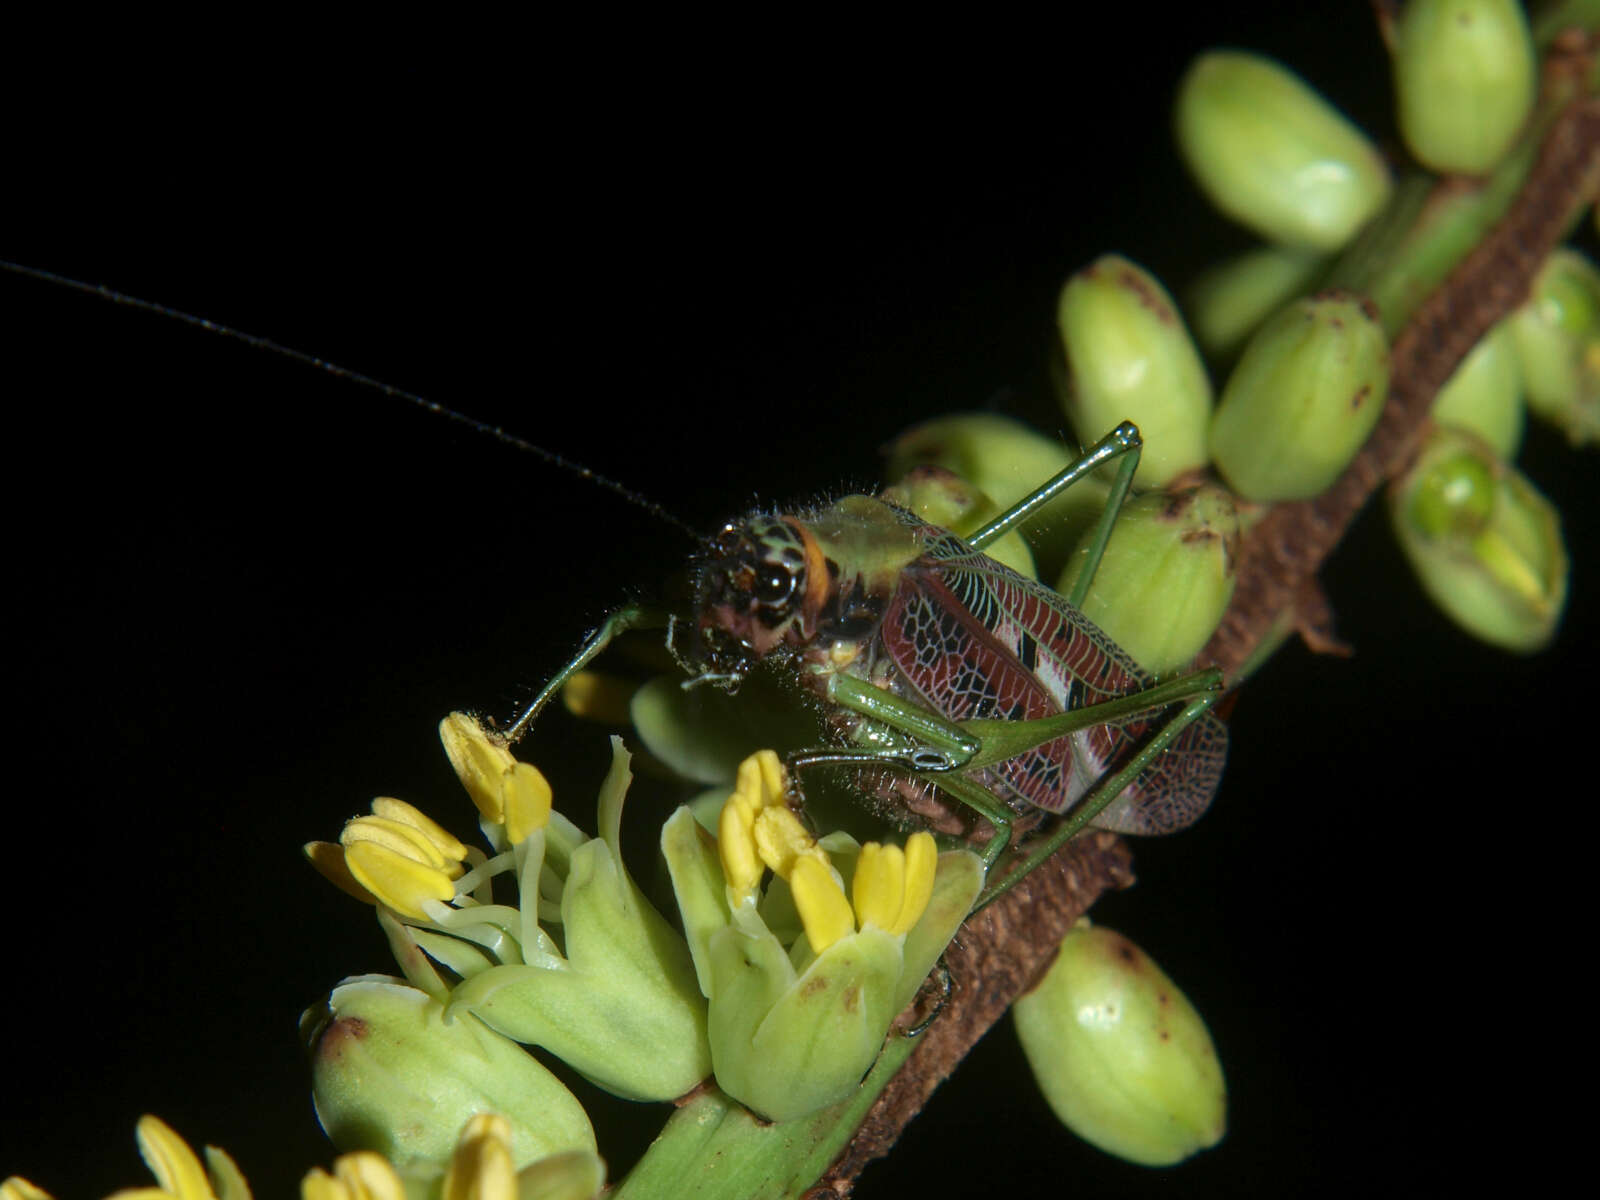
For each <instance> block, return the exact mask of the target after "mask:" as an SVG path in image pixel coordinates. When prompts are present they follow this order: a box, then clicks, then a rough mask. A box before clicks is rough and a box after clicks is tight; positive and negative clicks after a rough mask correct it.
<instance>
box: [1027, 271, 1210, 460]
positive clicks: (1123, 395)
mask: <svg viewBox="0 0 1600 1200" xmlns="http://www.w3.org/2000/svg"><path fill="white" fill-rule="evenodd" d="M1056 323H1057V327H1058V329H1059V330H1060V333H1061V345H1062V348H1063V350H1064V351H1065V353H1066V366H1067V383H1068V387H1067V394H1066V397H1065V400H1064V403H1063V407H1064V408H1065V409H1066V413H1067V418H1068V420H1070V421H1071V422H1072V427H1073V429H1074V430H1076V432H1077V434H1078V440H1079V441H1080V442H1082V443H1083V444H1084V445H1089V444H1091V443H1093V442H1095V441H1097V440H1098V439H1099V438H1101V437H1103V436H1105V435H1106V434H1107V433H1109V432H1111V430H1112V429H1114V428H1115V427H1116V426H1117V424H1118V423H1119V422H1122V421H1132V422H1133V423H1134V424H1135V425H1137V426H1138V427H1139V433H1140V434H1141V436H1142V437H1143V438H1144V452H1143V454H1142V455H1141V457H1140V459H1139V470H1138V472H1137V473H1136V474H1135V475H1134V483H1135V485H1136V486H1138V487H1143V488H1150V487H1164V486H1166V484H1168V483H1170V482H1171V481H1172V480H1173V479H1175V478H1176V477H1177V476H1179V475H1181V474H1183V473H1184V472H1186V471H1192V470H1194V469H1196V468H1198V467H1200V466H1203V465H1204V464H1205V461H1206V425H1207V422H1209V420H1210V419H1211V381H1210V379H1208V378H1207V377H1206V369H1205V366H1204V365H1203V364H1202V363H1201V362H1200V354H1199V352H1198V351H1197V350H1196V349H1195V345H1194V341H1193V340H1192V339H1191V338H1190V337H1189V331H1188V330H1187V329H1185V328H1184V325H1183V318H1182V317H1180V316H1179V315H1178V309H1177V306H1176V305H1175V304H1173V302H1172V297H1171V296H1169V295H1167V292H1166V289H1165V288H1163V287H1162V286H1161V284H1160V283H1159V282H1157V281H1156V279H1155V277H1154V276H1153V275H1151V274H1150V273H1149V272H1148V271H1146V270H1144V269H1143V268H1142V267H1140V266H1138V265H1136V264H1134V263H1131V262H1129V261H1128V260H1127V259H1125V258H1123V257H1121V256H1120V255H1116V254H1108V255H1105V256H1104V257H1102V258H1100V259H1097V260H1096V261H1095V262H1093V263H1091V264H1090V265H1089V266H1087V267H1085V268H1084V269H1083V270H1081V271H1079V272H1078V273H1077V274H1076V275H1074V276H1073V277H1072V278H1071V279H1069V280H1067V283H1066V286H1065V287H1063V288H1062V289H1061V299H1060V302H1059V303H1058V305H1057V307H1056Z"/></svg>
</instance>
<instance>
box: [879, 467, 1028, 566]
mask: <svg viewBox="0 0 1600 1200" xmlns="http://www.w3.org/2000/svg"><path fill="white" fill-rule="evenodd" d="M1041 482H1043V481H1042V480H1041ZM879 499H882V500H887V501H888V502H889V503H890V504H896V505H899V506H900V507H901V508H903V509H906V510H907V511H908V512H913V513H915V514H916V515H917V516H919V517H921V518H922V519H923V520H924V521H927V522H929V523H930V524H933V525H938V526H940V527H941V528H944V529H948V530H950V532H952V533H955V534H961V535H965V534H967V533H970V532H971V531H972V530H974V529H977V528H978V527H979V526H980V525H982V524H983V523H984V522H985V521H987V520H989V519H990V518H992V517H996V516H999V515H1000V511H1001V510H1000V507H999V505H997V504H995V502H994V501H993V500H991V499H989V497H987V496H985V495H984V494H983V493H982V492H980V491H979V490H978V489H977V488H975V487H973V486H972V485H971V484H970V483H968V482H967V481H966V480H964V479H962V478H961V476H959V475H957V474H956V473H955V472H954V471H950V470H946V469H945V468H944V467H936V466H934V465H933V464H931V463H924V464H923V465H921V466H917V467H912V468H911V470H909V471H907V472H906V473H905V474H904V475H902V476H901V477H900V480H899V482H897V483H892V484H890V485H889V486H888V487H886V488H884V489H883V491H882V492H880V493H879ZM983 552H984V553H985V554H987V555H988V556H989V557H990V558H992V559H994V560H995V561H996V562H1003V563H1005V565H1006V566H1008V567H1010V568H1011V569H1012V570H1013V571H1015V572H1017V574H1019V575H1026V576H1027V577H1028V578H1029V579H1037V578H1038V574H1037V571H1036V568H1035V567H1034V565H1033V551H1032V550H1029V549H1028V543H1027V542H1025V541H1023V539H1022V535H1021V534H1020V533H1018V532H1017V531H1016V530H1015V529H1013V530H1012V531H1011V532H1010V533H1008V534H1006V535H1005V536H1004V537H1002V538H1000V539H999V540H997V541H994V542H991V543H990V544H989V545H988V546H986V547H984V551H983Z"/></svg>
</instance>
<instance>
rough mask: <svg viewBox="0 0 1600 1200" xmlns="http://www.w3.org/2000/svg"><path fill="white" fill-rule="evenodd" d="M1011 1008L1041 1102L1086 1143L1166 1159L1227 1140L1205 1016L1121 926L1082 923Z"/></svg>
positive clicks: (1159, 1162)
mask: <svg viewBox="0 0 1600 1200" xmlns="http://www.w3.org/2000/svg"><path fill="white" fill-rule="evenodd" d="M1011 1011H1012V1012H1013V1013H1015V1014H1016V1021H1017V1035H1018V1036H1019V1037H1020V1038H1021V1040H1022V1049H1023V1052H1024V1053H1025V1054H1026V1055H1027V1057H1028V1065H1029V1066H1031V1067H1032V1068H1033V1075H1034V1078H1035V1079H1036V1080H1037V1081H1038V1083H1039V1088H1040V1090H1041V1091H1042V1092H1044V1096H1045V1099H1046V1100H1047V1101H1049V1104H1050V1107H1051V1109H1052V1110H1054V1112H1055V1114H1056V1116H1057V1117H1059V1118H1060V1120H1061V1122H1062V1124H1064V1125H1066V1127H1067V1128H1068V1129H1070V1130H1072V1132H1074V1133H1075V1134H1077V1135H1078V1136H1079V1137H1081V1138H1082V1139H1083V1140H1084V1141H1086V1142H1089V1143H1091V1144H1092V1145H1095V1146H1098V1147H1099V1148H1100V1149H1102V1150H1104V1151H1106V1153H1108V1154H1115V1155H1116V1156H1117V1157H1118V1158H1124V1159H1127V1160H1128V1161H1129V1162H1134V1163H1139V1164H1141V1165H1143V1166H1150V1167H1159V1166H1167V1165H1169V1164H1171V1163H1176V1162H1181V1161H1182V1160H1183V1159H1185V1158H1188V1157H1189V1156H1190V1155H1191V1154H1194V1153H1195V1152H1197V1151H1200V1150H1204V1149H1207V1148H1208V1147H1211V1146H1214V1145H1216V1144H1217V1142H1219V1141H1221V1140H1222V1135H1223V1133H1224V1132H1225V1131H1226V1129H1227V1105H1228V1096H1227V1087H1226V1085H1225V1084H1224V1083H1223V1079H1222V1067H1221V1064H1219V1063H1218V1061H1217V1052H1216V1050H1215V1048H1214V1047H1213V1046H1212V1044H1211V1035H1210V1034H1209V1033H1208V1032H1207V1031H1206V1026H1205V1022H1204V1021H1202V1020H1201V1019H1200V1015H1199V1014H1198V1013H1197V1012H1195V1010H1194V1006H1193V1005H1191V1004H1190V1003H1189V1001H1188V998H1187V997H1185V996H1184V994H1183V993H1182V992H1181V991H1179V990H1178V988H1177V985H1176V984H1174V983H1173V982H1172V980H1170V979H1168V978H1167V976H1166V975H1165V974H1164V973H1163V972H1162V970H1161V968H1160V967H1158V966H1156V964H1155V963H1154V962H1152V961H1151V960H1150V958H1149V957H1148V956H1147V955H1146V954H1145V953H1144V951H1142V950H1140V949H1139V947H1137V946H1135V945H1134V944H1133V943H1132V942H1130V941H1129V940H1128V939H1127V938H1125V937H1123V936H1122V935H1121V934H1119V933H1114V932H1112V931H1111V930H1109V929H1104V928H1100V927H1098V926H1089V925H1088V924H1087V922H1085V923H1083V924H1081V925H1079V926H1078V928H1076V929H1074V930H1073V931H1072V932H1071V933H1069V934H1067V936H1066V940H1065V941H1063V942H1062V943H1061V952H1060V953H1059V954H1058V955H1056V961H1055V963H1054V964H1053V965H1052V966H1051V967H1050V970H1049V971H1048V972H1046V974H1045V976H1044V978H1043V979H1042V980H1040V981H1039V985H1038V986H1037V987H1035V988H1034V989H1033V990H1032V991H1031V992H1029V993H1027V994H1026V995H1025V996H1023V997H1021V998H1020V999H1019V1000H1018V1001H1017V1002H1016V1004H1015V1005H1013V1006H1012V1010H1011Z"/></svg>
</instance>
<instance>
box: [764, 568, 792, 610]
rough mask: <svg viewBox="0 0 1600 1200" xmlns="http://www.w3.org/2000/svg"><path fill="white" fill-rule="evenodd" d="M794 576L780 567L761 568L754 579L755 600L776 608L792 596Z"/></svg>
mask: <svg viewBox="0 0 1600 1200" xmlns="http://www.w3.org/2000/svg"><path fill="white" fill-rule="evenodd" d="M794 583H795V579H794V576H793V575H792V574H791V573H790V572H788V571H786V570H784V568H782V567H763V568H762V569H761V574H760V576H759V577H758V578H757V579H756V600H758V601H759V602H760V603H761V604H763V605H765V606H767V607H768V608H776V607H777V606H778V605H780V604H782V603H784V602H785V601H786V600H788V599H789V597H790V596H792V595H794Z"/></svg>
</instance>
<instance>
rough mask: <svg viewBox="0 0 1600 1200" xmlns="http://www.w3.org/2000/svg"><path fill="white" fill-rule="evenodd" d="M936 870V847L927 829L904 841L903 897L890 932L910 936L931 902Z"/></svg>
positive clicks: (937, 856)
mask: <svg viewBox="0 0 1600 1200" xmlns="http://www.w3.org/2000/svg"><path fill="white" fill-rule="evenodd" d="M938 871H939V847H938V845H937V844H936V843H935V842H934V840H933V834H931V833H928V832H927V831H926V830H924V831H922V832H921V833H913V834H912V835H911V836H910V837H908V838H907V839H906V898H905V902H904V903H903V904H902V905H901V906H900V919H899V920H898V921H896V922H895V927H894V928H893V929H891V930H890V931H889V932H890V933H909V932H910V931H911V927H912V926H914V925H915V924H916V923H917V922H918V921H920V920H922V914H923V913H925V912H927V911H928V901H930V900H932V899H933V877H934V876H935V875H936V874H938Z"/></svg>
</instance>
